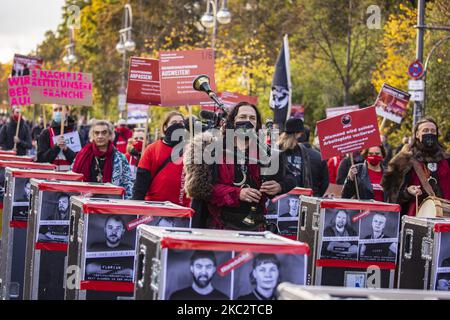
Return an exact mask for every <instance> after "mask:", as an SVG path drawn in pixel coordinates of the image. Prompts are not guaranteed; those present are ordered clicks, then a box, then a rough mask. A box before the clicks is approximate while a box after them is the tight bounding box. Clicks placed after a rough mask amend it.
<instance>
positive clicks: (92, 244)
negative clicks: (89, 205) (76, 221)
mask: <svg viewBox="0 0 450 320" xmlns="http://www.w3.org/2000/svg"><path fill="white" fill-rule="evenodd" d="M136 218H137V216H135V215H119V214H112V215H103V214H91V215H89V222H88V234H87V252H101V251H116V252H117V251H130V250H132V251H134V248H135V242H136V229H132V230H130V231H128V230H127V227H126V226H127V224H128V223H129V222H131V221H133V220H135V219H136Z"/></svg>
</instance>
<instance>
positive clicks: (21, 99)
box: [8, 76, 31, 107]
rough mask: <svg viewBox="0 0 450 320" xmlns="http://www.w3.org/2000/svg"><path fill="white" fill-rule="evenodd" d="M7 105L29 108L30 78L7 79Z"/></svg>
mask: <svg viewBox="0 0 450 320" xmlns="http://www.w3.org/2000/svg"><path fill="white" fill-rule="evenodd" d="M8 97H9V105H10V106H11V107H12V106H29V105H30V104H31V100H30V76H22V77H9V78H8Z"/></svg>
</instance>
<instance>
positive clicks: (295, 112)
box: [291, 104, 305, 120]
mask: <svg viewBox="0 0 450 320" xmlns="http://www.w3.org/2000/svg"><path fill="white" fill-rule="evenodd" d="M291 117H293V118H298V119H302V120H305V106H304V105H302V104H293V105H292V106H291Z"/></svg>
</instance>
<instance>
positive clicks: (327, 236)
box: [298, 196, 400, 288]
mask: <svg viewBox="0 0 450 320" xmlns="http://www.w3.org/2000/svg"><path fill="white" fill-rule="evenodd" d="M399 220H400V206H399V205H398V204H389V203H384V202H377V201H360V200H352V199H320V198H315V197H307V196H301V198H300V213H299V222H298V240H299V241H302V242H306V243H308V244H309V246H310V247H311V250H312V254H311V259H309V263H308V281H307V284H310V285H326V286H345V287H379V288H393V286H394V273H395V268H396V265H397V247H398V242H399Z"/></svg>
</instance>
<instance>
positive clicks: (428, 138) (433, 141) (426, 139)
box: [422, 133, 438, 149]
mask: <svg viewBox="0 0 450 320" xmlns="http://www.w3.org/2000/svg"><path fill="white" fill-rule="evenodd" d="M437 144H438V138H437V135H435V134H433V133H427V134H423V135H422V145H423V146H424V147H425V148H426V149H434V148H435V147H436V146H437Z"/></svg>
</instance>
